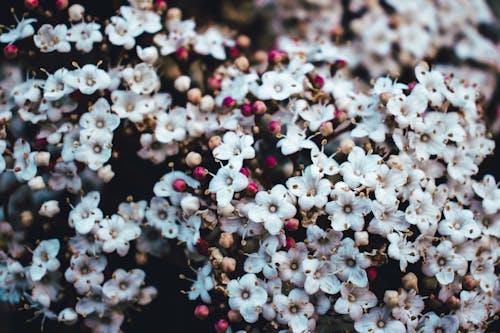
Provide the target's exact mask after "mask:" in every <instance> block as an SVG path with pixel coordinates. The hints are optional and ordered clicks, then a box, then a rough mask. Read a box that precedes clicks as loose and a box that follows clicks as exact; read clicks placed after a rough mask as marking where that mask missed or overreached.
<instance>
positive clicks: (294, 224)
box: [285, 218, 300, 232]
mask: <svg viewBox="0 0 500 333" xmlns="http://www.w3.org/2000/svg"><path fill="white" fill-rule="evenodd" d="M299 226H300V222H299V220H297V219H296V218H291V219H288V220H287V221H286V222H285V229H286V231H288V232H294V231H297V230H298V229H299Z"/></svg>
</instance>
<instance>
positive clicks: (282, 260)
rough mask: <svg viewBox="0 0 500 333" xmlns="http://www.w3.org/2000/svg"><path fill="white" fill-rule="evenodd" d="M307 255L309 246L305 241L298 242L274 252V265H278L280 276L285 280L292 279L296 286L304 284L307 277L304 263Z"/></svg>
mask: <svg viewBox="0 0 500 333" xmlns="http://www.w3.org/2000/svg"><path fill="white" fill-rule="evenodd" d="M306 257H307V248H306V246H305V245H304V244H303V243H299V244H297V245H296V246H295V247H292V248H291V249H289V250H288V252H285V251H278V252H276V253H274V254H273V265H274V266H276V267H277V269H278V272H279V277H280V278H281V280H283V281H290V282H292V283H293V284H295V285H296V286H303V284H304V281H305V279H306V275H305V273H304V269H303V264H304V259H306Z"/></svg>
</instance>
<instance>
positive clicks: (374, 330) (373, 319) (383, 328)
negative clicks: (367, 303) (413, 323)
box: [354, 308, 406, 333]
mask: <svg viewBox="0 0 500 333" xmlns="http://www.w3.org/2000/svg"><path fill="white" fill-rule="evenodd" d="M354 329H355V330H356V331H357V332H359V333H385V332H387V333H406V327H405V325H404V324H403V323H402V322H400V321H398V320H394V319H393V318H392V317H391V312H390V310H389V309H387V308H373V309H371V310H370V312H368V313H367V314H365V315H363V317H362V318H361V319H360V320H357V321H355V322H354Z"/></svg>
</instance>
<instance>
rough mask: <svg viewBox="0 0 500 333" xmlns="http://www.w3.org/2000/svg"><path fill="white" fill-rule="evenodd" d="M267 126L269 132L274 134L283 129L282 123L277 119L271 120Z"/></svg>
mask: <svg viewBox="0 0 500 333" xmlns="http://www.w3.org/2000/svg"><path fill="white" fill-rule="evenodd" d="M267 127H268V128H269V132H271V133H273V134H276V133H279V132H280V131H281V123H280V122H279V121H277V120H271V121H270V122H269V125H267Z"/></svg>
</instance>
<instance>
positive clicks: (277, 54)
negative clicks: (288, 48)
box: [267, 50, 286, 63]
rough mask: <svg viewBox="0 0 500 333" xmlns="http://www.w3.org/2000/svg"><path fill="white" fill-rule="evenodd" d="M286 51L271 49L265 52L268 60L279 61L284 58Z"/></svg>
mask: <svg viewBox="0 0 500 333" xmlns="http://www.w3.org/2000/svg"><path fill="white" fill-rule="evenodd" d="M285 55H286V53H285V52H283V51H280V50H271V51H269V53H268V54H267V58H268V59H269V61H270V62H273V63H279V62H281V61H282V60H283V59H284V58H285Z"/></svg>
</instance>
